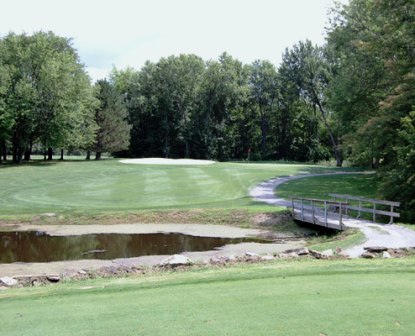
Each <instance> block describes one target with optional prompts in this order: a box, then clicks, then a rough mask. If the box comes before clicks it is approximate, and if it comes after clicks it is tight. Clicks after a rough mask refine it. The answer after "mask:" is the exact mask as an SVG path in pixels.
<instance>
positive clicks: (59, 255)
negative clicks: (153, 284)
mask: <svg viewBox="0 0 415 336" xmlns="http://www.w3.org/2000/svg"><path fill="white" fill-rule="evenodd" d="M242 242H261V243H265V242H267V241H264V240H261V239H258V238H217V237H196V236H190V235H184V234H179V233H169V234H164V233H155V234H87V235H78V236H50V235H48V234H46V233H45V232H39V231H22V232H19V231H17V232H0V263H13V262H48V261H63V260H79V259H107V260H111V259H117V258H132V257H139V256H145V255H163V254H176V253H181V252H192V251H209V250H213V249H217V248H219V247H222V246H224V245H227V244H238V243H242Z"/></svg>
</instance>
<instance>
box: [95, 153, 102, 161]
mask: <svg viewBox="0 0 415 336" xmlns="http://www.w3.org/2000/svg"><path fill="white" fill-rule="evenodd" d="M101 154H102V153H101V152H96V153H95V160H101Z"/></svg>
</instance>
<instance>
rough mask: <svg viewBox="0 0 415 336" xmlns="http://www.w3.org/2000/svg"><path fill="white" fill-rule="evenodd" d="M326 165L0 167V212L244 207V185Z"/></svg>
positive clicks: (246, 200) (248, 203) (248, 202)
mask: <svg viewBox="0 0 415 336" xmlns="http://www.w3.org/2000/svg"><path fill="white" fill-rule="evenodd" d="M331 169H333V168H327V167H319V166H311V165H299V164H244V163H217V164H213V165H208V166H160V165H130V164H122V163H119V162H118V161H116V160H106V161H101V162H95V161H91V162H86V161H83V162H82V161H81V162H79V161H78V162H75V161H74V162H53V163H42V162H40V163H34V164H28V165H22V166H3V167H1V168H0V178H1V186H2V188H1V189H0V215H13V214H38V213H43V212H57V213H71V212H75V211H76V212H78V213H99V212H102V211H105V212H108V211H121V212H123V211H130V210H132V211H135V210H148V209H157V210H161V209H188V208H246V207H251V206H253V205H254V203H253V202H252V200H251V198H250V197H249V196H248V190H249V188H250V187H252V186H253V185H255V184H256V183H259V182H260V181H262V180H265V179H268V178H271V177H274V176H282V175H291V174H298V173H306V172H321V171H330V170H331Z"/></svg>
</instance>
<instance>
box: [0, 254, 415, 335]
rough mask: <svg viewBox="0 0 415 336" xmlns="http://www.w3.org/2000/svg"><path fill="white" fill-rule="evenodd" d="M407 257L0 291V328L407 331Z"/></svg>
mask: <svg viewBox="0 0 415 336" xmlns="http://www.w3.org/2000/svg"><path fill="white" fill-rule="evenodd" d="M414 266H415V259H414V258H407V259H394V260H370V261H367V260H343V261H339V260H333V261H321V260H302V261H277V262H273V263H270V264H259V265H242V266H235V267H231V268H226V269H224V268H222V269H203V270H194V271H190V272H184V273H180V272H177V273H176V272H174V273H164V274H158V275H150V276H144V277H141V278H136V277H130V278H120V279H96V280H92V281H91V280H90V281H81V282H72V283H67V284H62V285H57V286H46V287H38V288H25V289H20V290H8V291H6V292H3V293H0V330H1V334H2V335H7V336H12V335H19V336H23V335H31V336H36V335H42V336H47V335H58V334H59V335H62V336H64V335H104V336H105V335H152V336H153V335H238V336H243V335H285V336H289V335H293V336H294V335H295V336H297V335H305V336H307V335H313V336H314V335H328V336H329V335H337V336H341V335H376V336H381V335H413V330H414V328H415V315H414V311H415V274H414V269H415V268H414Z"/></svg>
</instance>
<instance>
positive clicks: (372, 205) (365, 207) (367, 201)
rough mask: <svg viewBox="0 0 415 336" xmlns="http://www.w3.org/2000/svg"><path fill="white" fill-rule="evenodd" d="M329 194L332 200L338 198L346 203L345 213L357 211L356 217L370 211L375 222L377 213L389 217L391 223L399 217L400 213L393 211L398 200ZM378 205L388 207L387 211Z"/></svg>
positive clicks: (398, 203) (398, 204)
mask: <svg viewBox="0 0 415 336" xmlns="http://www.w3.org/2000/svg"><path fill="white" fill-rule="evenodd" d="M329 196H330V197H333V199H334V201H337V200H340V201H342V202H343V201H344V202H345V203H348V205H347V206H346V208H345V211H346V212H345V214H346V215H349V214H350V212H349V210H352V211H355V212H357V215H356V218H360V217H361V216H362V213H370V214H372V221H373V222H376V216H377V215H382V216H387V217H389V224H393V219H394V218H399V217H400V214H399V213H398V212H396V211H395V208H397V207H399V206H400V205H401V204H400V202H392V201H383V200H376V199H371V198H364V197H358V196H351V195H343V194H329ZM353 201H354V202H353ZM378 206H382V207H388V208H389V211H387V210H384V209H378V208H377V207H378Z"/></svg>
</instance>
